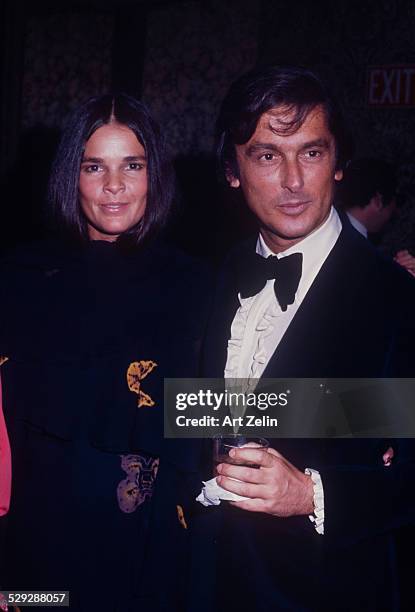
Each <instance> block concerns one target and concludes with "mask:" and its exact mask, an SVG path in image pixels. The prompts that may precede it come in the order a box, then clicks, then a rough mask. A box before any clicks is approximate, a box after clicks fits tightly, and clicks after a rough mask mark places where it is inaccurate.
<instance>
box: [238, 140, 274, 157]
mask: <svg viewBox="0 0 415 612" xmlns="http://www.w3.org/2000/svg"><path fill="white" fill-rule="evenodd" d="M264 150H267V151H273V152H275V153H277V152H278V151H279V149H278V147H277V146H276V145H274V144H272V142H253V143H252V144H250V145H249V147H248V148H247V150H246V154H247V155H253V154H254V153H257V152H258V151H264Z"/></svg>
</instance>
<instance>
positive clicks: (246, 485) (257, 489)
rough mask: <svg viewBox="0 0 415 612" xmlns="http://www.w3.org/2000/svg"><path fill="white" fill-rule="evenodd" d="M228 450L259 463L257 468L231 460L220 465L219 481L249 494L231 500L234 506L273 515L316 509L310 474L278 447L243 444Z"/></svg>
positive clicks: (285, 514) (249, 462)
mask: <svg viewBox="0 0 415 612" xmlns="http://www.w3.org/2000/svg"><path fill="white" fill-rule="evenodd" d="M229 454H230V456H231V457H232V458H233V459H236V460H238V461H241V462H242V461H243V462H244V463H247V464H253V465H259V466H260V467H259V469H255V468H250V467H246V466H243V465H232V464H229V463H221V464H219V465H218V467H217V470H218V473H219V474H220V476H218V478H217V482H218V484H219V485H220V486H221V487H223V488H224V489H226V490H227V491H232V492H233V493H238V494H239V495H243V496H244V497H249V498H250V499H248V500H246V501H240V502H229V503H231V504H232V506H236V507H237V508H241V509H242V510H249V511H251V512H266V513H267V514H273V515H274V516H294V515H299V514H312V513H313V512H314V502H313V499H314V491H313V482H312V480H311V477H310V476H307V475H306V474H304V473H303V472H300V470H298V469H297V468H296V467H295V466H294V465H292V464H291V463H290V462H289V461H287V460H286V459H285V458H284V457H283V456H282V455H280V453H278V452H277V451H276V450H274V449H273V448H269V449H267V450H266V451H264V450H257V449H255V448H240V449H232V450H231V452H230V453H229ZM232 479H236V480H232ZM238 481H240V482H238Z"/></svg>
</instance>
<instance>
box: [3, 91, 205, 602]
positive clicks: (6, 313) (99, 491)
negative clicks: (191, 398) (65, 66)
mask: <svg viewBox="0 0 415 612" xmlns="http://www.w3.org/2000/svg"><path fill="white" fill-rule="evenodd" d="M171 195H172V191H171V177H170V169H169V166H168V164H167V163H166V161H165V156H164V153H163V143H162V139H161V137H160V132H159V129H158V127H157V125H156V124H155V122H154V121H153V119H152V118H151V116H150V115H149V113H148V110H147V109H146V107H145V106H144V105H143V104H142V103H140V102H138V101H137V100H135V99H134V98H131V97H129V96H127V95H115V96H110V95H107V96H101V97H98V98H94V99H92V100H90V101H88V102H87V103H86V104H85V105H83V106H82V107H80V108H79V109H77V110H76V111H75V112H74V113H73V114H72V116H71V118H70V119H69V121H68V123H67V125H66V128H65V130H64V133H63V136H62V140H61V143H60V145H59V148H58V151H57V155H56V159H55V161H54V165H53V169H52V174H51V179H50V186H49V199H50V204H51V208H52V210H53V216H54V220H55V225H56V227H57V229H58V230H59V232H60V234H59V237H58V239H56V240H54V241H49V242H47V243H45V244H34V245H32V246H30V247H26V248H24V249H20V250H19V251H18V252H17V253H15V254H14V255H12V256H10V257H8V258H7V259H5V260H4V261H3V262H2V264H1V266H0V275H1V279H2V282H1V287H2V290H3V291H2V296H1V309H2V313H3V317H2V320H3V322H4V325H3V328H2V330H1V332H0V343H1V349H0V354H1V355H2V356H4V363H3V365H2V367H1V376H2V383H3V406H4V412H5V416H6V422H7V425H8V431H9V438H10V442H11V448H12V463H13V490H12V499H11V505H10V513H9V517H8V529H7V542H8V547H7V553H6V557H5V560H6V564H5V565H6V570H5V574H4V577H3V579H2V585H3V586H4V588H7V589H8V590H10V589H17V588H19V589H24V590H31V589H32V590H49V591H52V590H69V591H70V605H71V609H73V610H104V611H108V612H110V611H111V612H112V611H115V610H123V611H126V610H130V609H131V610H132V609H134V610H150V609H151V610H164V609H168V610H183V605H184V604H183V601H182V599H181V597H182V586H183V584H184V582H185V580H186V572H185V561H184V558H185V554H186V537H187V532H186V530H185V526H186V522H185V518H183V514H182V507H183V506H185V504H186V495H185V489H186V487H185V485H186V481H187V480H188V479H189V478H191V475H192V473H193V472H194V471H195V469H196V467H197V465H196V453H195V454H192V452H191V451H192V448H191V447H190V446H189V445H188V446H186V445H184V444H183V443H180V444H177V445H175V444H174V442H172V441H170V442H169V441H168V440H164V439H163V432H162V407H163V378H164V377H175V376H176V377H179V376H192V374H193V373H194V367H195V362H196V359H195V345H196V341H197V340H198V338H199V337H200V333H201V327H202V323H201V315H200V313H201V302H200V300H199V299H198V297H199V296H198V293H199V291H198V287H199V286H201V285H202V283H203V275H202V274H201V271H200V267H199V264H197V263H195V262H194V261H192V260H189V259H188V258H186V257H184V256H183V255H182V254H180V253H178V252H177V251H175V250H172V249H171V248H168V247H166V246H165V245H164V244H163V243H162V242H161V241H160V239H159V238H158V234H159V233H160V230H161V229H162V228H163V226H164V224H165V222H166V218H167V215H168V212H169V208H170V202H171ZM178 506H179V508H178ZM180 506H181V508H180ZM178 510H179V511H180V516H178ZM181 555H183V556H181Z"/></svg>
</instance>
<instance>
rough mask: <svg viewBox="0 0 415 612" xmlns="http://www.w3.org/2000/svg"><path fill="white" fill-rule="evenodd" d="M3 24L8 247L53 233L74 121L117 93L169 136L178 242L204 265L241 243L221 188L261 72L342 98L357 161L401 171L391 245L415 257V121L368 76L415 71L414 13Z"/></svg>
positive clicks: (160, 6) (262, 13) (148, 13)
mask: <svg viewBox="0 0 415 612" xmlns="http://www.w3.org/2000/svg"><path fill="white" fill-rule="evenodd" d="M1 11H2V20H1V26H0V27H1V32H0V33H1V41H2V45H3V49H2V51H3V52H2V57H1V62H2V63H1V80H2V95H1V99H0V110H1V123H2V135H3V136H2V140H1V148H0V155H1V157H0V169H1V177H2V179H1V180H2V201H1V210H2V224H1V234H0V235H1V243H2V245H6V244H12V243H14V242H16V241H18V240H25V239H28V238H31V237H36V236H38V235H39V234H40V233H42V231H43V222H42V220H41V215H40V211H41V208H42V205H43V200H44V191H45V184H46V180H47V175H48V169H49V163H50V158H51V156H52V155H53V150H54V147H55V143H56V138H57V135H58V132H59V128H60V126H61V124H62V121H63V119H64V117H65V115H66V114H67V113H68V111H69V110H70V109H71V108H73V107H74V106H76V105H77V104H79V103H80V102H81V101H83V100H85V99H86V98H88V97H89V96H91V95H94V94H99V93H103V92H105V91H107V90H109V89H111V88H115V89H119V90H120V89H121V90H126V91H128V92H130V93H133V94H135V95H138V96H140V97H142V98H143V99H144V100H145V101H146V102H147V103H148V104H149V105H150V107H151V108H152V110H153V112H154V114H155V115H156V116H157V118H158V119H159V120H160V121H161V122H162V125H163V128H164V130H165V134H166V138H167V141H168V145H169V150H170V153H171V155H172V156H173V158H174V159H175V164H176V169H177V173H178V185H179V194H180V197H181V203H182V207H181V209H179V210H178V212H177V216H176V222H175V230H176V235H177V236H178V238H179V239H180V240H181V241H182V243H183V244H184V245H185V246H186V247H187V248H188V249H190V250H193V251H198V252H206V251H209V249H210V250H212V246H211V245H212V242H216V244H219V243H223V233H224V232H223V229H221V228H223V227H225V228H226V229H225V233H226V239H230V240H232V239H233V237H234V236H235V235H238V234H239V233H241V232H243V231H244V230H245V228H246V227H247V225H249V222H248V218H247V217H246V216H245V215H244V213H243V209H242V207H241V206H240V202H239V199H238V197H237V196H235V194H228V193H226V192H224V191H223V190H222V189H221V188H219V187H218V186H217V183H216V180H215V172H214V163H213V159H212V155H211V151H212V146H213V133H214V122H215V117H216V114H217V111H218V106H219V103H220V100H221V98H222V97H223V95H224V93H225V91H226V89H227V87H228V85H229V83H230V82H231V81H232V80H233V79H234V78H235V77H237V76H238V75H239V74H241V73H242V72H244V71H245V70H247V69H248V68H250V67H252V66H254V65H256V64H257V63H260V64H261V63H262V64H267V63H300V64H302V65H306V66H310V67H312V68H318V69H319V70H320V71H321V72H323V73H324V74H325V75H326V76H327V78H328V79H329V80H330V81H331V82H332V83H333V86H334V87H335V88H336V89H337V91H338V92H339V94H340V96H341V98H342V100H343V102H344V105H345V107H346V109H347V112H348V115H349V118H350V122H351V124H352V126H353V132H354V135H355V138H356V143H357V154H358V155H378V156H381V157H383V158H385V159H386V160H388V161H393V162H395V163H397V164H398V165H399V185H400V191H401V192H402V193H403V195H404V197H405V201H406V203H405V205H404V208H403V210H402V212H401V214H400V216H399V218H398V219H397V220H396V222H395V223H394V225H393V226H392V227H391V228H389V230H388V232H387V234H386V236H385V237H384V239H383V244H384V246H385V248H386V249H387V250H389V251H390V252H393V251H395V250H397V249H398V248H402V247H412V248H413V247H414V246H415V245H414V242H415V238H414V233H415V212H414V211H415V198H414V195H413V194H414V191H415V190H414V188H415V157H414V146H413V134H415V129H414V128H415V116H414V115H415V113H414V109H413V108H371V107H369V106H368V104H367V100H366V97H367V95H366V89H367V69H368V67H369V66H371V65H379V64H381V65H384V64H386V65H396V64H411V63H412V64H415V47H414V44H413V34H414V31H415V4H414V3H413V2H412V1H410V0H402V1H399V0H397V1H396V2H391V1H390V0H389V1H388V0H377V1H374V0H365V2H356V1H355V0H350V1H346V0H340V1H338V2H336V3H333V2H323V1H320V2H319V1H315V2H313V3H309V2H298V1H296V0H291V1H289V0H276V1H273V0H262V1H257V2H253V1H251V2H248V1H242V0H239V1H238V0H230V1H228V2H225V1H223V0H222V1H220V0H206V1H202V0H199V1H197V0H193V1H180V0H176V1H174V0H171V1H162V0H160V1H155V2H140V1H139V0H136V1H132V0H129V1H128V0H124V1H122V0H121V1H120V0H118V1H115V0H102V1H100V2H99V1H97V0H96V1H92V0H84V1H78V2H74V1H71V0H61V1H60V2H59V3H56V2H50V1H46V0H44V1H38V2H36V1H35V2H31V3H29V2H27V3H26V2H22V1H20V2H19V1H16V0H13V1H12V0H6V2H3V4H2V5H1ZM235 208H237V210H238V213H237V215H235ZM231 220H232V222H231ZM219 234H221V236H222V238H221V239H218V238H217V236H218V235H219Z"/></svg>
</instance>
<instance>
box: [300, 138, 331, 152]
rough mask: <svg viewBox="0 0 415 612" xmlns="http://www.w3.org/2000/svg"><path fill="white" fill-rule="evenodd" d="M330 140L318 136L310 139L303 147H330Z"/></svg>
mask: <svg viewBox="0 0 415 612" xmlns="http://www.w3.org/2000/svg"><path fill="white" fill-rule="evenodd" d="M329 146H330V145H329V141H328V140H327V138H316V140H310V141H309V142H305V143H304V144H303V145H302V147H301V148H302V149H310V148H312V147H322V148H323V149H328V148H329Z"/></svg>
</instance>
